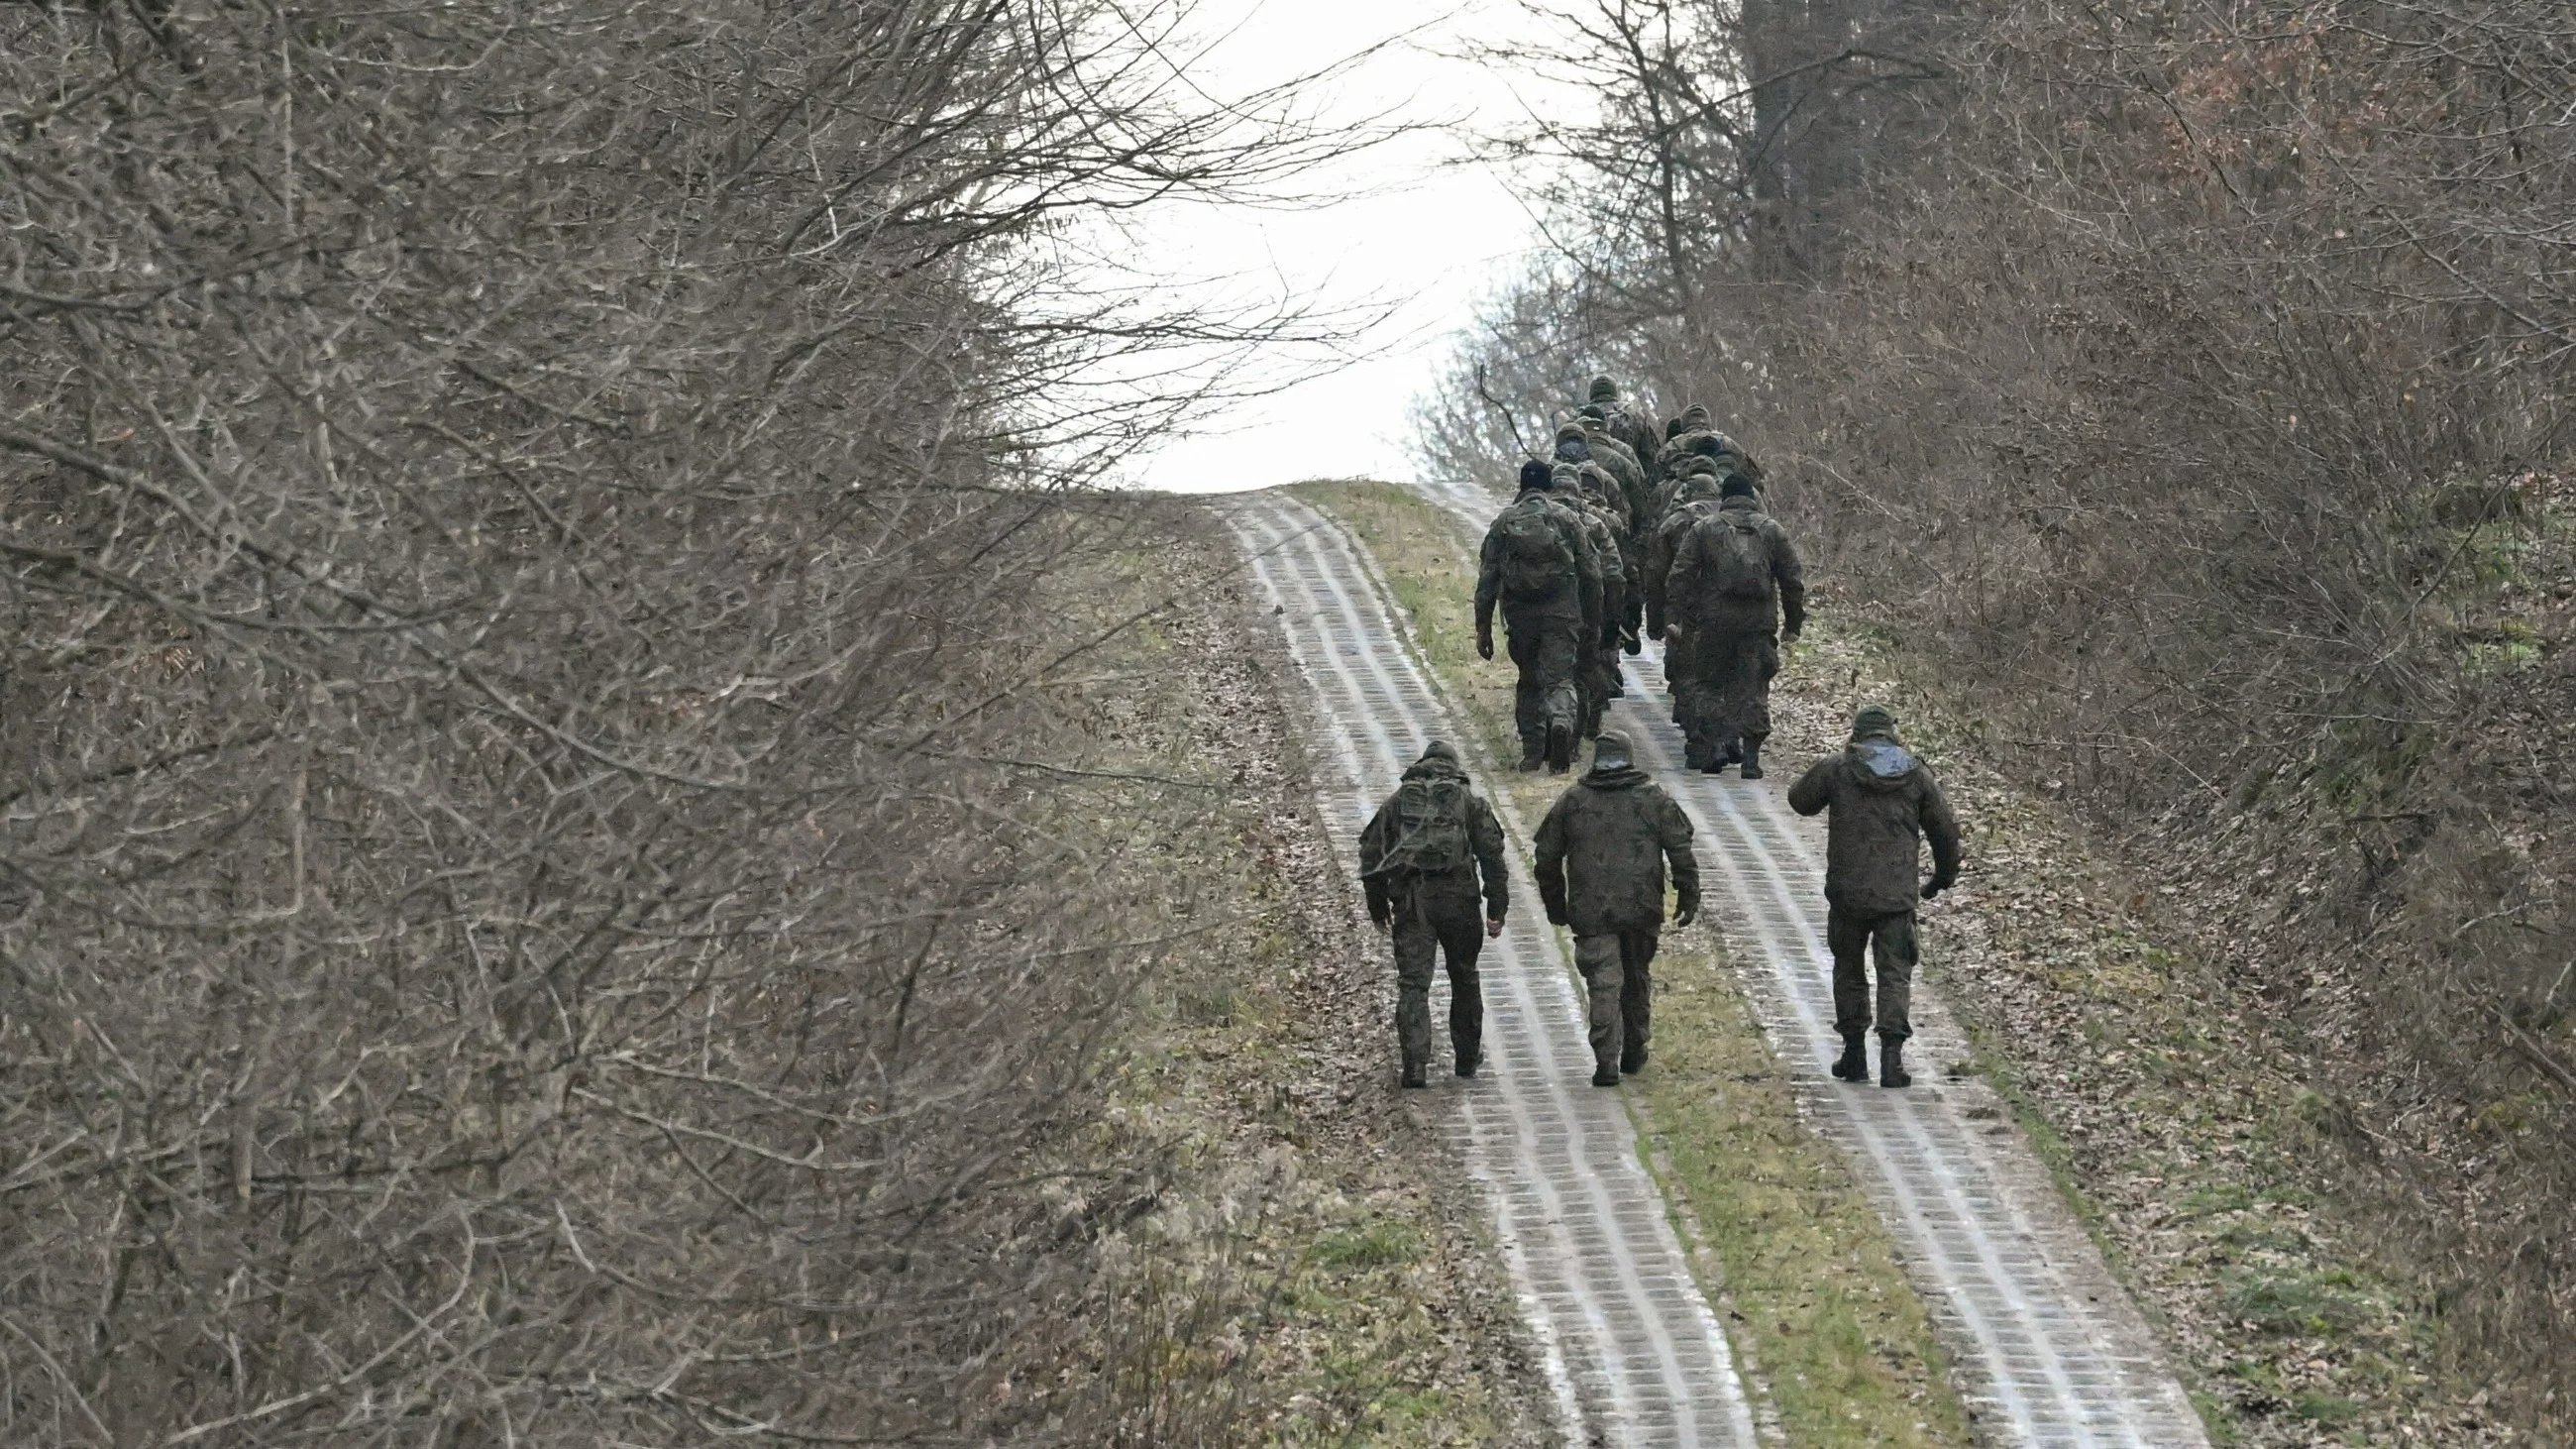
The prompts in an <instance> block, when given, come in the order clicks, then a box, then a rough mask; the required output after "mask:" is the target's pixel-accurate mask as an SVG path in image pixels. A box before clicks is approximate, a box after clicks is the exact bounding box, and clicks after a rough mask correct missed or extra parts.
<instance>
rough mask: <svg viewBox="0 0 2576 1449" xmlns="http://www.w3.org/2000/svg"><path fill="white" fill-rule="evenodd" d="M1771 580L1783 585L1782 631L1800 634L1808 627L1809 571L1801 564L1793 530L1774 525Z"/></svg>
mask: <svg viewBox="0 0 2576 1449" xmlns="http://www.w3.org/2000/svg"><path fill="white" fill-rule="evenodd" d="M1771 579H1772V582H1774V583H1776V584H1778V585H1779V586H1780V631H1781V632H1782V633H1784V634H1797V633H1801V632H1803V631H1804V630H1805V629H1806V627H1807V568H1806V565H1804V564H1802V563H1800V562H1799V561H1798V546H1797V545H1796V544H1794V543H1791V542H1790V541H1789V531H1788V530H1787V529H1785V528H1782V527H1780V526H1779V525H1778V524H1776V523H1775V524H1773V525H1772V526H1771Z"/></svg>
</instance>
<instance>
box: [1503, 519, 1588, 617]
mask: <svg viewBox="0 0 2576 1449" xmlns="http://www.w3.org/2000/svg"><path fill="white" fill-rule="evenodd" d="M1554 508H1555V505H1553V504H1550V503H1545V502H1539V503H1534V504H1521V503H1515V504H1513V505H1512V506H1511V507H1510V508H1508V509H1505V510H1504V512H1503V516H1502V518H1501V519H1500V520H1499V521H1497V522H1496V523H1495V525H1494V526H1495V528H1497V529H1499V530H1500V531H1501V534H1502V547H1501V549H1500V550H1499V553H1500V561H1501V564H1502V576H1503V595H1504V597H1506V598H1511V599H1540V598H1545V597H1547V596H1548V595H1549V594H1553V593H1555V592H1556V591H1557V590H1558V589H1559V588H1561V587H1563V586H1564V585H1566V584H1567V583H1570V582H1572V581H1573V579H1574V552H1573V550H1571V549H1569V548H1567V547H1566V546H1565V536H1564V535H1563V534H1561V533H1559V532H1558V531H1557V528H1558V524H1557V520H1556V515H1555V512H1554Z"/></svg>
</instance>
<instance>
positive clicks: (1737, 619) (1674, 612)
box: [1664, 498, 1807, 634]
mask: <svg viewBox="0 0 2576 1449" xmlns="http://www.w3.org/2000/svg"><path fill="white" fill-rule="evenodd" d="M1748 515H1749V516H1750V522H1751V524H1752V527H1753V529H1754V531H1755V532H1756V533H1757V534H1758V535H1759V537H1760V539H1761V542H1762V548H1763V552H1764V554H1765V556H1766V560H1767V562H1768V564H1769V568H1768V570H1767V571H1766V577H1765V579H1764V583H1765V584H1766V587H1765V589H1764V590H1763V592H1761V593H1760V594H1755V595H1742V596H1737V595H1728V594H1724V593H1721V592H1720V591H1719V589H1718V587H1717V580H1716V569H1715V564H1716V562H1717V560H1718V558H1719V554H1718V553H1717V550H1718V549H1720V548H1723V547H1725V546H1726V545H1725V544H1724V543H1722V542H1721V541H1720V540H1718V539H1717V537H1716V536H1715V534H1714V533H1713V532H1712V530H1714V529H1720V528H1736V527H1739V526H1741V525H1742V524H1743V523H1744V522H1746V520H1747V516H1748ZM1664 608H1665V611H1666V613H1667V615H1668V616H1672V617H1675V618H1677V619H1678V620H1679V622H1680V623H1681V624H1682V627H1684V628H1686V629H1752V630H1758V631H1759V632H1762V633H1765V634H1767V633H1770V632H1772V631H1773V630H1774V629H1776V628H1778V627H1780V625H1781V624H1782V622H1783V620H1784V619H1785V622H1786V624H1787V628H1788V632H1790V633H1792V634H1795V633H1797V632H1798V631H1799V630H1800V629H1801V628H1803V627H1805V625H1806V622H1807V572H1806V568H1805V566H1804V565H1802V564H1800V563H1799V562H1798V550H1797V546H1796V545H1794V544H1792V543H1790V542H1789V535H1788V532H1787V531H1786V530H1784V529H1783V528H1781V527H1780V524H1779V522H1778V520H1776V519H1774V518H1772V517H1771V516H1770V515H1769V514H1767V513H1764V512H1763V511H1762V509H1761V506H1760V505H1759V504H1757V503H1755V502H1754V501H1753V500H1752V499H1750V498H1729V499H1727V500H1725V501H1724V502H1722V503H1720V504H1719V505H1718V506H1717V509H1716V511H1714V512H1712V513H1709V514H1707V515H1705V516H1703V517H1702V518H1701V519H1700V520H1699V521H1698V522H1697V523H1695V524H1693V525H1692V526H1691V528H1690V531H1689V532H1688V533H1685V534H1683V535H1682V541H1681V546H1680V547H1679V548H1677V549H1675V550H1674V552H1673V566H1672V571H1671V573H1669V574H1668V575H1666V576H1665V579H1664Z"/></svg>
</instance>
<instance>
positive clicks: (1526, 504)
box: [1476, 459, 1602, 774]
mask: <svg viewBox="0 0 2576 1449" xmlns="http://www.w3.org/2000/svg"><path fill="white" fill-rule="evenodd" d="M1552 482H1553V478H1552V476H1551V474H1550V472H1549V469H1548V465H1547V464H1545V463H1541V462H1538V461H1536V460H1534V459H1533V460H1532V461H1530V462H1528V463H1525V464H1523V465H1522V466H1521V492H1520V497H1519V498H1518V499H1516V500H1515V501H1514V502H1513V504H1512V506H1511V507H1509V508H1506V509H1504V510H1503V512H1502V515H1501V516H1500V517H1498V518H1496V519H1495V520H1494V524H1493V527H1491V528H1489V529H1487V530H1486V531H1485V542H1484V547H1483V549H1482V551H1481V552H1480V554H1479V560H1478V566H1477V571H1476V653H1477V654H1478V655H1479V656H1480V657H1482V658H1486V659H1491V658H1493V657H1494V613H1495V611H1496V610H1497V609H1499V610H1501V612H1502V615H1503V627H1504V628H1505V629H1507V630H1508V631H1510V635H1511V654H1512V662H1513V663H1514V664H1515V665H1517V666H1519V668H1520V684H1519V688H1518V690H1517V692H1516V694H1515V696H1514V701H1513V716H1514V720H1515V722H1516V723H1517V724H1518V725H1519V727H1520V736H1521V763H1520V768H1522V769H1524V770H1535V769H1537V768H1538V767H1539V766H1540V764H1541V763H1542V762H1543V763H1545V764H1546V765H1547V767H1548V768H1549V769H1551V770H1554V771H1556V772H1557V773H1559V774H1562V773H1564V772H1565V771H1566V769H1567V768H1568V767H1569V766H1570V765H1571V764H1572V762H1573V759H1574V740H1575V731H1576V729H1577V728H1578V727H1579V726H1580V725H1581V724H1582V723H1583V720H1582V709H1583V701H1582V694H1581V689H1580V674H1579V671H1580V670H1581V667H1582V663H1583V646H1584V641H1585V640H1586V639H1597V638H1599V637H1600V634H1601V618H1602V615H1601V565H1600V563H1599V561H1598V559H1597V557H1596V555H1595V554H1594V552H1593V548H1592V541H1591V537H1590V533H1589V530H1587V529H1586V528H1585V527H1584V526H1583V525H1582V524H1581V523H1580V522H1578V521H1577V520H1576V518H1575V516H1574V514H1573V513H1572V512H1571V511H1570V510H1569V509H1567V508H1566V507H1565V506H1564V505H1563V504H1562V503H1560V502H1559V501H1557V500H1555V499H1553V498H1551V497H1550V496H1549V489H1550V487H1551V485H1552Z"/></svg>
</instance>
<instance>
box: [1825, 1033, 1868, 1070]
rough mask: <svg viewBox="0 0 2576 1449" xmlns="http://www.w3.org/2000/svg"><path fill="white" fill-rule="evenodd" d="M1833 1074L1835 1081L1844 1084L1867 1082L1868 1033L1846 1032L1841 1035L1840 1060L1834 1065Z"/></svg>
mask: <svg viewBox="0 0 2576 1449" xmlns="http://www.w3.org/2000/svg"><path fill="white" fill-rule="evenodd" d="M1833 1072H1834V1076H1835V1077H1836V1078H1837V1079H1839V1080H1842V1081H1846V1082H1866V1081H1868V1080H1869V1033H1868V1032H1865V1031H1847V1032H1844V1033H1843V1055H1842V1060H1840V1061H1838V1062H1836V1063H1834V1067H1833Z"/></svg>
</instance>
